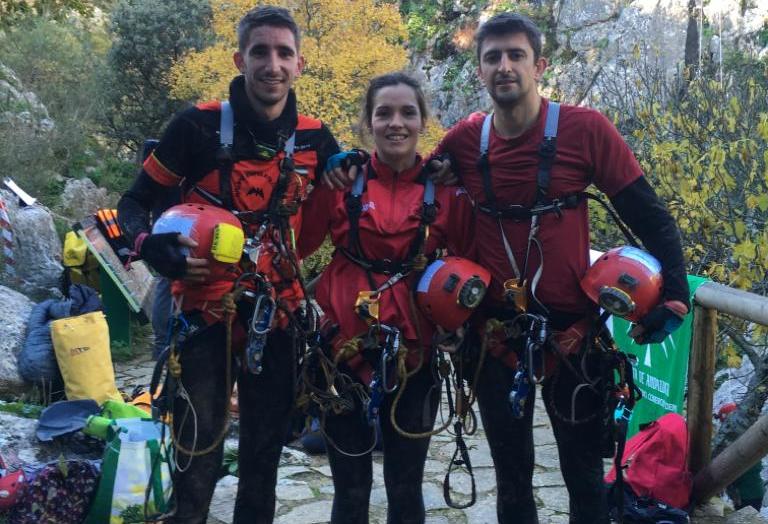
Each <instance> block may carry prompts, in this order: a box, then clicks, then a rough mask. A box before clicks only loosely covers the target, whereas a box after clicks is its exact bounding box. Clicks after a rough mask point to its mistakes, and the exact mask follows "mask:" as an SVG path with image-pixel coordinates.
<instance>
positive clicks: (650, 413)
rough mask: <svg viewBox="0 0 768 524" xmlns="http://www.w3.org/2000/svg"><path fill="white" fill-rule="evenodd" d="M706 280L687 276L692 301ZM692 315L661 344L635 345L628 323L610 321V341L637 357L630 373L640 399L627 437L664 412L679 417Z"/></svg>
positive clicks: (682, 399)
mask: <svg viewBox="0 0 768 524" xmlns="http://www.w3.org/2000/svg"><path fill="white" fill-rule="evenodd" d="M707 281H708V279H706V278H703V277H698V276H692V275H688V285H689V286H690V288H691V302H693V295H694V294H695V293H696V289H697V288H698V287H699V286H700V285H701V284H703V283H704V282H707ZM692 324H693V313H692V312H691V313H689V314H688V315H686V317H685V320H684V321H683V325H682V326H680V329H678V330H677V331H675V332H674V333H672V335H670V336H669V337H667V339H666V340H665V341H664V342H662V343H661V344H644V345H638V344H635V342H634V341H633V340H632V339H631V338H630V337H629V335H628V333H629V330H630V329H631V324H630V322H628V321H626V320H624V319H621V318H615V317H614V318H613V338H614V339H615V340H616V344H617V345H618V346H619V348H621V350H622V351H624V352H626V353H631V354H633V355H635V356H636V357H637V364H636V365H635V367H634V370H633V373H634V377H635V383H636V384H637V386H638V387H639V388H640V389H641V390H642V392H643V398H642V399H640V401H639V402H638V403H637V404H636V405H635V409H634V411H633V412H632V419H631V420H630V422H629V432H628V434H627V436H628V437H631V436H632V435H634V434H635V433H637V431H638V428H639V426H640V424H645V423H646V422H651V421H653V420H656V419H657V418H659V417H660V416H662V415H664V414H665V413H670V412H673V413H680V414H682V412H683V408H684V407H685V406H684V399H685V387H686V381H687V379H688V355H689V354H690V351H691V334H692V333H691V330H692Z"/></svg>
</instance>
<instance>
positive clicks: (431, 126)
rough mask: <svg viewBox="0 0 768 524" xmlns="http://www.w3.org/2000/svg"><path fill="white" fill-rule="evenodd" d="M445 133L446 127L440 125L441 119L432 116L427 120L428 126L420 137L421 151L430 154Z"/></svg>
mask: <svg viewBox="0 0 768 524" xmlns="http://www.w3.org/2000/svg"><path fill="white" fill-rule="evenodd" d="M444 134H445V129H443V126H442V125H440V121H439V120H437V119H436V118H430V119H429V120H428V121H427V128H426V129H425V130H424V133H422V135H421V136H420V137H419V151H421V154H422V155H428V154H429V153H431V152H432V150H433V149H435V147H436V146H437V144H438V142H440V139H441V138H443V135H444Z"/></svg>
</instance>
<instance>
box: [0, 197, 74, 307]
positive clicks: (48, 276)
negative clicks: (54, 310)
mask: <svg viewBox="0 0 768 524" xmlns="http://www.w3.org/2000/svg"><path fill="white" fill-rule="evenodd" d="M0 197H2V199H3V202H5V205H6V207H7V209H8V215H9V217H10V219H11V229H12V231H13V256H14V259H15V260H16V275H17V278H16V279H11V278H9V276H8V274H7V273H3V274H2V275H0V284H3V285H5V286H8V287H11V288H13V289H15V290H17V291H20V292H22V293H24V294H25V295H27V296H29V297H30V298H33V299H35V300H41V299H43V298H50V297H51V296H52V295H55V294H56V293H55V292H53V293H52V291H51V290H52V289H55V288H57V287H58V284H59V277H60V276H61V272H62V269H63V267H62V265H61V240H59V235H58V233H57V232H56V227H55V226H54V223H53V216H52V215H51V213H50V211H48V210H47V209H46V208H45V207H43V206H40V205H33V206H26V207H19V205H18V199H17V198H16V196H15V195H14V194H13V193H11V192H10V191H5V190H2V191H0Z"/></svg>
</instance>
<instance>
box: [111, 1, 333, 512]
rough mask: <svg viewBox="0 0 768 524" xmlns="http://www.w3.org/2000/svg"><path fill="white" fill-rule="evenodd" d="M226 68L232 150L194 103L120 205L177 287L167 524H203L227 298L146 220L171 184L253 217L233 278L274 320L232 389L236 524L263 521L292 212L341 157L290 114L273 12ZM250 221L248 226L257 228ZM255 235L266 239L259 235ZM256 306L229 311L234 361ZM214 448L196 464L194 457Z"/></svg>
mask: <svg viewBox="0 0 768 524" xmlns="http://www.w3.org/2000/svg"><path fill="white" fill-rule="evenodd" d="M238 40H239V49H238V51H237V52H235V54H234V62H235V65H236V66H237V68H238V69H239V70H240V72H241V73H242V75H241V76H238V77H236V78H235V79H234V80H233V81H232V83H231V85H230V97H229V103H230V104H231V108H232V111H233V113H234V131H233V134H234V140H233V144H232V146H231V148H230V149H229V150H228V151H226V150H225V149H226V148H224V147H223V146H222V143H221V140H220V130H223V129H224V126H222V122H221V121H222V118H221V115H222V103H220V102H211V103H206V104H200V105H198V106H196V107H193V108H190V109H189V110H186V111H184V112H182V113H180V114H179V115H177V116H176V117H175V118H174V119H173V121H172V122H171V123H170V124H169V126H168V128H167V129H166V131H165V133H164V135H163V137H162V139H161V140H160V143H159V145H158V146H157V148H156V149H155V150H154V152H153V153H152V154H151V155H150V156H149V157H148V158H147V160H146V161H145V162H144V165H143V169H142V171H141V173H140V174H139V177H138V178H137V180H136V181H135V183H134V184H133V186H132V187H131V188H130V189H129V190H128V191H127V192H126V193H125V194H124V195H123V197H122V199H121V200H120V203H119V204H118V210H119V219H120V225H121V226H122V228H123V230H124V231H125V232H126V233H127V234H128V235H129V237H130V238H132V239H133V240H134V243H135V251H136V252H137V253H139V254H140V255H141V257H142V258H144V259H145V260H146V261H147V262H148V263H149V264H150V265H151V266H152V267H153V268H154V269H155V270H156V271H157V272H158V273H160V274H161V275H163V276H165V277H168V278H170V279H173V280H174V286H173V294H174V297H175V300H176V301H177V303H180V304H181V306H180V308H179V309H180V310H182V314H183V316H184V317H185V318H186V320H187V321H188V322H189V323H190V324H191V325H192V326H193V328H194V329H195V331H191V332H190V333H189V334H188V336H187V338H186V340H185V341H184V343H183V344H182V345H181V347H180V348H179V351H178V354H179V356H180V360H181V376H180V378H179V387H178V390H179V392H180V393H183V396H177V398H176V399H173V400H174V402H173V414H174V416H173V424H174V429H175V434H176V438H177V440H178V441H179V442H180V443H181V444H182V447H183V448H184V450H186V451H189V452H191V454H187V453H186V451H184V450H180V451H179V452H178V456H177V462H176V472H175V474H174V493H175V503H176V507H175V512H174V514H173V516H172V517H171V518H170V519H168V520H166V521H165V522H179V523H181V522H183V523H185V524H188V523H198V522H199V523H203V522H205V521H206V518H207V513H208V505H209V504H210V500H211V496H212V494H213V490H214V487H215V484H216V480H217V479H218V475H219V470H220V467H221V462H222V454H223V447H222V443H221V441H220V440H221V437H222V436H223V434H222V429H223V426H224V425H225V423H226V420H227V418H226V413H227V409H228V399H229V395H230V391H227V390H226V385H227V384H228V383H229V381H227V379H226V369H227V360H226V351H225V341H226V338H227V337H226V328H225V323H224V322H223V321H222V319H223V318H224V317H223V315H222V304H221V299H222V296H223V295H224V293H225V292H227V291H229V289H224V290H222V289H221V286H220V285H219V286H214V285H211V284H210V283H209V282H208V280H207V277H208V276H209V275H210V274H211V267H210V266H211V265H210V263H209V262H210V260H209V258H206V257H197V258H196V257H191V256H188V255H186V250H185V249H184V248H186V247H196V243H195V242H194V240H193V239H191V238H189V237H187V236H184V235H181V234H178V233H175V232H169V233H160V234H152V233H151V232H150V230H149V225H148V224H149V213H150V210H151V209H152V208H153V205H154V204H156V203H157V201H158V200H159V199H160V198H161V196H162V195H163V194H164V192H166V191H167V190H168V188H173V187H177V186H181V189H182V200H183V201H184V202H193V203H204V204H209V205H215V206H218V207H223V208H226V209H229V210H233V211H236V212H257V213H256V214H253V213H252V214H250V217H251V218H253V217H254V216H256V217H258V218H255V219H253V220H251V223H250V224H249V225H247V226H245V230H246V234H247V235H255V234H260V236H259V237H258V238H254V241H255V242H258V246H259V247H258V249H257V250H255V251H254V252H255V253H256V254H255V255H254V253H251V254H252V255H253V256H251V257H250V258H248V257H246V258H245V259H244V262H241V264H240V266H241V271H242V272H244V273H247V272H250V273H251V274H253V273H256V274H258V277H259V279H262V281H266V282H269V283H270V286H268V287H269V288H270V291H269V295H268V299H271V300H274V301H275V304H276V306H275V309H276V310H277V312H276V314H275V315H274V319H273V320H272V322H271V324H270V325H269V329H270V331H269V335H268V336H267V338H266V345H265V347H264V350H263V360H262V362H261V371H260V372H251V371H249V370H248V369H247V367H246V366H243V369H241V370H240V371H239V375H238V377H237V383H238V394H239V410H240V446H239V456H238V459H239V466H240V467H239V473H240V481H239V485H238V493H237V501H236V505H235V517H234V518H235V522H243V523H245V522H247V523H254V522H259V523H260V522H271V521H272V520H273V518H274V511H275V484H276V479H277V466H278V462H279V458H280V451H281V449H282V445H283V440H284V437H285V434H286V431H287V427H288V424H289V419H290V414H291V411H292V407H293V401H294V398H293V397H294V390H293V383H294V379H295V375H294V373H295V369H294V368H295V365H296V352H297V351H298V350H299V349H300V347H301V340H300V339H299V333H300V332H301V328H300V326H298V325H297V322H298V321H297V318H300V317H301V315H300V311H301V309H300V308H301V304H302V301H303V298H304V296H303V292H302V286H301V282H300V281H299V275H298V266H297V260H296V256H295V251H294V244H295V240H294V239H295V237H294V238H292V235H293V234H294V233H293V232H294V230H298V225H299V224H300V213H301V211H300V205H301V203H302V202H303V201H304V200H305V199H306V198H307V196H308V188H310V187H311V185H312V184H313V183H314V182H315V179H316V177H317V175H318V174H319V173H320V172H321V168H322V166H324V164H325V161H326V159H327V158H328V157H329V156H330V155H332V154H334V153H336V152H337V151H338V146H337V144H336V141H335V139H334V138H333V136H332V134H331V133H330V131H329V130H328V129H327V128H326V127H325V126H324V125H323V124H322V123H321V122H320V121H319V120H316V119H313V118H309V117H306V116H304V115H301V114H298V112H297V109H296V98H295V95H294V92H293V90H292V86H293V82H294V81H295V79H296V78H297V77H298V76H299V74H300V73H301V70H302V68H303V65H304V59H303V57H302V56H301V54H300V53H299V30H298V28H297V26H296V23H295V22H294V20H293V18H292V17H291V15H290V14H289V13H288V11H286V10H285V9H282V8H277V7H272V6H264V7H257V8H254V9H253V10H251V11H250V12H249V13H248V14H246V15H245V17H243V19H242V20H241V21H240V23H239V25H238ZM254 220H255V221H256V222H257V223H254ZM262 226H263V227H262ZM253 309H254V304H253V302H248V301H246V300H241V301H240V302H239V303H238V319H239V320H236V321H235V323H234V326H233V334H234V335H233V337H234V343H233V350H234V351H235V352H236V354H237V353H238V352H241V351H242V350H243V345H244V341H245V339H246V338H247V337H246V335H248V334H249V333H248V326H249V325H250V322H249V320H250V317H251V316H252V315H253ZM209 447H212V450H211V451H210V452H207V453H202V454H200V451H201V450H205V449H206V448H209Z"/></svg>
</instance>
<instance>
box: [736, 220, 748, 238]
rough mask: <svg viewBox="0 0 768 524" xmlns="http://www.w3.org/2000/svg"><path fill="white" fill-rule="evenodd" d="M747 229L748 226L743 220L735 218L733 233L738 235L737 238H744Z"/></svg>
mask: <svg viewBox="0 0 768 524" xmlns="http://www.w3.org/2000/svg"><path fill="white" fill-rule="evenodd" d="M746 231H747V226H746V225H745V224H744V222H743V221H742V220H735V221H734V222H733V233H734V235H736V238H737V239H742V238H744V233H746Z"/></svg>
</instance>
